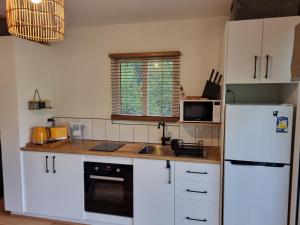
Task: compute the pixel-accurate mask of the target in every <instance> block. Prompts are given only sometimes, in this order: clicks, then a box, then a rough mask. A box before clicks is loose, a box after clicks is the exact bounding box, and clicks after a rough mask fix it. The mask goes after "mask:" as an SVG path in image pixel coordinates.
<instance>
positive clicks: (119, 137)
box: [56, 118, 220, 146]
mask: <svg viewBox="0 0 300 225" xmlns="http://www.w3.org/2000/svg"><path fill="white" fill-rule="evenodd" d="M56 122H57V126H63V125H65V124H68V123H69V122H81V123H83V124H84V127H85V128H84V139H94V140H109V141H125V142H145V143H161V137H162V128H161V129H158V128H157V126H156V125H154V124H148V125H147V124H145V125H141V124H112V121H111V120H105V119H66V118H57V119H56ZM165 135H166V137H169V136H170V137H171V139H177V138H180V139H183V141H184V142H186V143H197V142H198V141H199V140H203V141H204V145H206V146H210V145H213V146H218V145H219V136H220V128H219V127H216V126H205V125H199V124H198V125H195V124H180V125H178V126H177V125H172V126H168V125H167V126H166V133H165Z"/></svg>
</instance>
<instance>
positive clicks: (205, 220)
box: [185, 216, 207, 222]
mask: <svg viewBox="0 0 300 225" xmlns="http://www.w3.org/2000/svg"><path fill="white" fill-rule="evenodd" d="M185 218H186V219H187V220H193V221H198V222H207V219H202V220H201V219H194V218H191V217H188V216H187V217H185Z"/></svg>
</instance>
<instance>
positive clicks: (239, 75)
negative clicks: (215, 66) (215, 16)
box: [226, 20, 263, 84]
mask: <svg viewBox="0 0 300 225" xmlns="http://www.w3.org/2000/svg"><path fill="white" fill-rule="evenodd" d="M227 26H228V27H227V32H228V36H227V57H226V83H230V84H232V83H239V84H243V83H259V77H260V60H261V43H262V30H263V21H262V20H247V21H234V22H229V23H228V24H227Z"/></svg>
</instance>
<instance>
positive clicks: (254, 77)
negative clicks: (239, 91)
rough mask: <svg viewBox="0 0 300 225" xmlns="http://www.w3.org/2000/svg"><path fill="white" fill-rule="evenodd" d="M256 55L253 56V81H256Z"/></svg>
mask: <svg viewBox="0 0 300 225" xmlns="http://www.w3.org/2000/svg"><path fill="white" fill-rule="evenodd" d="M257 58H258V57H257V55H256V56H254V75H253V79H256V70H257Z"/></svg>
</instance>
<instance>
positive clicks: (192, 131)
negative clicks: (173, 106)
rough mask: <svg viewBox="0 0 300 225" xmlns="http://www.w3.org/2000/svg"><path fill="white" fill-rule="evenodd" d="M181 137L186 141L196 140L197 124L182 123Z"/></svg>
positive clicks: (193, 141)
mask: <svg viewBox="0 0 300 225" xmlns="http://www.w3.org/2000/svg"><path fill="white" fill-rule="evenodd" d="M179 137H180V139H182V140H183V141H184V142H186V143H195V142H196V126H195V124H181V125H180V130H179Z"/></svg>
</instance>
